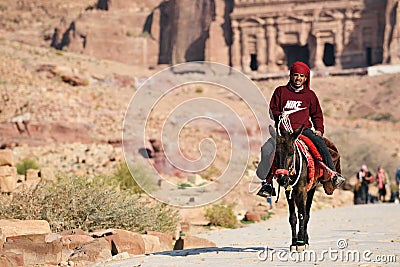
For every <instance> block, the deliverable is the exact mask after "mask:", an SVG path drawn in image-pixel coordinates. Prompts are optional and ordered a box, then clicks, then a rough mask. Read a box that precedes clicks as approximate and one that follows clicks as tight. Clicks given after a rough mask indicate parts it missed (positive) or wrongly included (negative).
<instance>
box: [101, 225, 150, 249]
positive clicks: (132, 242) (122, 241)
mask: <svg viewBox="0 0 400 267" xmlns="http://www.w3.org/2000/svg"><path fill="white" fill-rule="evenodd" d="M104 238H105V239H106V240H107V241H108V242H109V245H110V246H114V247H115V249H116V250H117V251H116V252H117V253H121V252H128V253H129V254H135V255H139V254H144V253H145V252H146V249H145V242H144V240H143V237H142V236H141V235H140V234H137V233H133V232H129V231H126V230H121V229H115V230H113V233H112V234H111V235H108V236H105V237H104ZM113 244H114V245H113Z"/></svg>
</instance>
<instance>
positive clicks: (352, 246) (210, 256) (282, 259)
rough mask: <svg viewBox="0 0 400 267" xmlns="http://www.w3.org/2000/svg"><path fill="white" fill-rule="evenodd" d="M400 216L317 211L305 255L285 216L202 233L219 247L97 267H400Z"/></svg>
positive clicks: (368, 208) (391, 211)
mask: <svg viewBox="0 0 400 267" xmlns="http://www.w3.org/2000/svg"><path fill="white" fill-rule="evenodd" d="M398 218H400V206H399V205H396V204H376V205H358V206H346V207H339V208H335V209H324V210H319V211H315V212H313V213H312V214H311V219H310V224H309V235H310V247H309V249H308V250H307V252H304V253H303V254H299V253H297V252H290V251H289V249H288V248H289V244H290V238H291V237H290V231H289V223H288V220H287V218H283V217H282V218H278V219H271V220H268V221H265V222H262V223H257V224H252V225H249V226H248V227H245V228H240V229H234V230H221V231H214V232H209V233H206V234H202V235H200V237H204V238H207V239H209V240H211V241H213V242H215V243H216V244H217V247H213V248H197V249H187V250H180V251H167V252H159V253H154V254H150V255H139V256H136V257H134V258H131V259H127V260H123V261H109V262H107V263H98V264H95V265H93V266H96V267H100V266H105V267H123V266H141V267H155V266H171V267H172V266H208V267H212V266H218V267H219V266H228V265H229V266H262V265H273V266H293V265H294V264H296V266H299V265H300V266H310V265H317V266H333V265H336V266H398V264H399V262H400V232H399V227H398ZM302 257H303V258H302Z"/></svg>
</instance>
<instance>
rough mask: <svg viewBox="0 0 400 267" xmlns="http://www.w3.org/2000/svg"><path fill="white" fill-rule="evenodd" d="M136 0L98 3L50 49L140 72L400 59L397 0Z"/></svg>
mask: <svg viewBox="0 0 400 267" xmlns="http://www.w3.org/2000/svg"><path fill="white" fill-rule="evenodd" d="M138 2H139V1H106V0H104V1H98V4H97V6H96V8H95V9H92V10H87V11H86V12H84V13H83V15H82V16H80V17H79V18H77V19H75V20H74V21H69V22H67V21H65V20H62V21H61V22H60V25H59V26H58V27H57V28H56V31H55V33H54V36H53V42H52V46H53V47H55V48H58V49H63V48H66V49H68V50H69V51H74V52H79V53H84V54H88V55H92V56H96V57H100V58H106V59H113V60H118V61H122V62H127V63H130V64H136V65H142V66H146V67H149V66H154V65H155V64H176V63H182V62H187V61H193V60H208V61H216V62H220V63H223V64H227V65H231V66H233V67H235V68H237V69H240V70H242V71H244V72H246V73H250V74H257V73H258V74H263V73H264V74H265V73H269V72H280V71H286V70H287V67H288V66H289V65H291V63H293V62H294V61H296V60H302V61H305V62H306V63H308V64H309V65H310V66H311V67H312V68H314V69H324V68H328V67H329V68H335V69H346V68H357V67H367V66H371V65H375V64H380V63H389V64H393V63H396V62H399V61H400V52H399V51H400V48H399V47H400V45H399V40H400V37H399V36H398V34H397V32H398V28H399V26H400V24H399V22H398V17H399V16H397V15H396V14H398V13H399V7H398V0H389V1H387V3H386V1H380V0H371V1H363V0H356V1H351V2H350V3H349V2H348V1H344V0H343V1H338V0H329V1H312V2H310V1H302V0H293V1H268V0H236V1H234V0H225V1H223V0H173V1H161V0H159V1H156V0H154V1H151V2H149V1H147V2H146V3H143V2H141V3H138ZM287 10H291V13H290V14H288V12H287ZM104 21H106V22H107V23H104ZM128 22H129V23H128Z"/></svg>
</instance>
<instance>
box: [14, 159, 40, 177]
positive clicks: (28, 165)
mask: <svg viewBox="0 0 400 267" xmlns="http://www.w3.org/2000/svg"><path fill="white" fill-rule="evenodd" d="M16 167H17V173H18V174H20V175H25V174H26V170H29V169H36V170H38V169H39V165H38V164H37V163H36V161H35V160H34V159H24V160H23V161H22V162H21V163H18V164H17V166H16Z"/></svg>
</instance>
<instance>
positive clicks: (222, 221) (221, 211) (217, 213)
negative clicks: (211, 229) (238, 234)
mask: <svg viewBox="0 0 400 267" xmlns="http://www.w3.org/2000/svg"><path fill="white" fill-rule="evenodd" d="M205 217H206V218H207V219H208V220H210V224H211V225H215V226H222V227H226V228H236V227H237V224H238V222H237V219H236V216H235V213H234V212H233V204H229V205H224V204H221V205H212V206H211V207H208V208H207V209H206V214H205Z"/></svg>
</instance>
